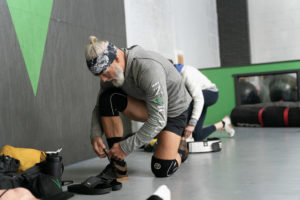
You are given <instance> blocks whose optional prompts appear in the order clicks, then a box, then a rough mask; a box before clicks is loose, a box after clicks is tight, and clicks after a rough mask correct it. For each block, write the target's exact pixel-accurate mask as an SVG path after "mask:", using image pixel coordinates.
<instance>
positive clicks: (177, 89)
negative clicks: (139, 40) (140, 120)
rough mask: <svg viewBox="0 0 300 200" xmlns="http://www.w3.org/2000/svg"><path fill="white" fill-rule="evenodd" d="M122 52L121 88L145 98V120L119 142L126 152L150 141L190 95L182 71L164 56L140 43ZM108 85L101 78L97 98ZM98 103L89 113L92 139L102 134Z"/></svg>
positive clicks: (130, 93)
mask: <svg viewBox="0 0 300 200" xmlns="http://www.w3.org/2000/svg"><path fill="white" fill-rule="evenodd" d="M124 52H125V55H126V69H125V82H124V84H123V85H122V86H121V87H120V88H121V89H122V90H123V91H124V92H125V93H126V94H127V95H129V96H132V97H134V98H136V99H139V100H143V101H145V103H146V105H147V111H148V119H147V121H146V122H145V123H144V124H143V126H142V127H141V128H140V129H139V130H138V131H137V132H136V134H134V135H133V136H131V137H128V138H127V139H126V140H124V141H122V142H120V146H121V148H122V150H123V151H124V153H125V154H126V155H128V154H129V153H131V152H132V151H134V150H135V149H138V148H139V147H141V146H142V145H144V144H146V143H149V142H150V141H151V139H152V138H153V137H155V136H156V135H157V134H158V133H159V132H160V131H161V130H162V129H163V128H164V127H165V126H166V123H167V118H168V117H177V116H179V115H180V114H181V113H183V112H184V111H185V110H187V108H188V106H189V104H190V102H191V96H190V95H189V93H188V91H187V90H186V88H185V85H184V82H183V80H182V78H181V75H180V74H179V73H178V72H177V70H176V69H175V67H174V66H173V65H172V63H170V62H169V61H168V60H167V59H166V58H164V57H162V56H161V55H159V54H157V53H155V52H151V51H146V50H144V49H142V48H141V47H139V46H133V47H131V48H129V49H124ZM111 87H113V85H112V84H111V83H108V82H106V83H103V82H101V88H100V91H99V95H98V98H99V96H100V94H101V93H102V92H103V91H105V90H106V89H108V88H111ZM97 102H99V101H98V100H97ZM97 106H98V105H96V107H95V109H94V111H93V115H92V126H91V139H93V138H94V137H97V136H100V137H101V136H102V134H103V131H102V129H101V127H100V121H99V117H100V116H99V114H98V113H97V109H98V108H97Z"/></svg>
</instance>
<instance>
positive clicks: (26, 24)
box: [7, 0, 53, 95]
mask: <svg viewBox="0 0 300 200" xmlns="http://www.w3.org/2000/svg"><path fill="white" fill-rule="evenodd" d="M7 5H8V8H9V11H10V15H11V18H12V22H13V24H14V27H15V31H16V35H17V38H18V41H19V44H20V48H21V51H22V54H23V58H24V61H25V66H26V69H27V72H28V75H29V79H30V82H31V86H32V89H33V93H34V95H36V93H37V88H38V82H39V76H40V71H41V66H42V61H43V54H44V48H45V44H46V39H47V32H48V25H49V21H50V16H51V11H52V5H53V0H7Z"/></svg>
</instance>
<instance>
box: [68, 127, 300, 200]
mask: <svg viewBox="0 0 300 200" xmlns="http://www.w3.org/2000/svg"><path fill="white" fill-rule="evenodd" d="M214 136H218V137H221V140H222V145H223V149H222V151H221V152H217V153H202V154H190V156H189V158H188V160H187V161H186V162H185V163H184V164H183V165H182V166H181V168H180V169H179V170H178V171H177V172H176V173H175V174H174V175H172V176H171V177H169V178H155V177H153V175H152V172H151V168H150V162H151V153H146V152H143V151H139V152H134V153H133V154H131V155H130V156H128V158H127V159H126V160H127V164H128V172H129V176H130V177H129V181H125V182H123V188H122V189H121V190H120V191H116V192H111V193H109V194H105V195H99V196H88V195H75V196H74V197H73V198H72V199H74V200H75V199H114V200H115V199H116V200H133V199H134V200H144V199H146V198H147V197H148V196H149V195H151V194H152V192H153V191H155V189H156V188H157V187H159V186H160V185H162V184H165V185H167V186H168V187H169V189H170V190H171V199H172V200H185V199H189V200H190V199H191V200H192V199H195V200H196V199H197V200H201V199H206V200H214V199H216V200H220V199H231V200H235V199H238V200H245V199H249V200H250V199H251V200H253V199H272V200H276V199H278V200H283V199H284V200H287V199H296V200H299V199H300V159H299V157H300V128H236V136H235V137H234V138H233V139H231V138H228V137H227V136H226V134H224V133H221V132H217V133H214ZM107 164H108V161H107V160H106V159H101V160H100V159H98V158H94V159H90V160H87V161H84V162H80V163H76V164H73V165H70V166H67V167H66V169H65V173H64V179H65V180H66V179H72V180H74V181H75V182H81V181H83V180H85V179H86V178H87V177H89V176H93V175H96V174H98V173H99V172H101V171H102V169H103V168H104V167H105V166H106V165H107ZM65 189H66V188H65Z"/></svg>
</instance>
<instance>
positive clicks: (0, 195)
mask: <svg viewBox="0 0 300 200" xmlns="http://www.w3.org/2000/svg"><path fill="white" fill-rule="evenodd" d="M7 191H8V189H7V190H5V191H4V192H2V194H0V198H1V197H2V196H3V195H4V194H5V193H6V192H7Z"/></svg>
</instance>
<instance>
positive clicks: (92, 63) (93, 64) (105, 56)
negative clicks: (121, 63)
mask: <svg viewBox="0 0 300 200" xmlns="http://www.w3.org/2000/svg"><path fill="white" fill-rule="evenodd" d="M116 57H117V48H116V46H115V45H114V44H112V43H110V42H109V43H108V45H107V47H106V49H105V50H104V51H103V53H102V54H101V55H99V56H97V57H96V58H94V59H92V60H87V61H86V64H87V67H88V68H89V70H90V71H91V72H92V73H93V74H94V75H95V76H98V75H100V74H102V73H103V72H104V71H105V70H106V69H107V68H108V67H109V66H110V65H111V63H113V62H114V60H115V59H116Z"/></svg>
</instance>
